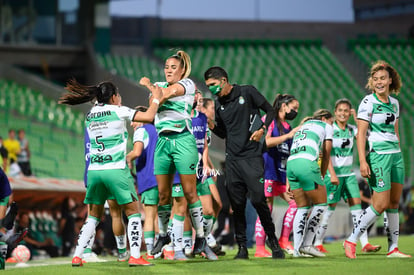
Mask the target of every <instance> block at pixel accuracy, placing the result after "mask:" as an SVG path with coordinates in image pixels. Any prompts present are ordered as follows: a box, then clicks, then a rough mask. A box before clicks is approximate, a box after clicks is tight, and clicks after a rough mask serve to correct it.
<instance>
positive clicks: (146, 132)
mask: <svg viewBox="0 0 414 275" xmlns="http://www.w3.org/2000/svg"><path fill="white" fill-rule="evenodd" d="M157 140H158V135H157V131H156V129H155V127H154V125H152V124H145V125H144V126H142V127H139V128H138V129H137V130H135V132H134V139H133V142H134V143H135V142H142V144H143V145H144V146H143V147H144V150H143V151H142V153H141V155H140V156H139V157H138V158H137V159H136V161H135V165H136V171H137V184H138V191H139V194H142V193H143V192H145V191H147V190H149V189H151V188H153V187H156V186H157V180H156V178H155V175H154V152H155V147H156V146H157Z"/></svg>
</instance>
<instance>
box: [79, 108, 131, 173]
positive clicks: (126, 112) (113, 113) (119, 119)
mask: <svg viewBox="0 0 414 275" xmlns="http://www.w3.org/2000/svg"><path fill="white" fill-rule="evenodd" d="M135 112H136V111H135V110H133V109H130V108H128V107H125V106H117V105H110V104H98V105H96V106H94V107H92V109H91V111H90V112H89V113H88V114H87V115H86V120H85V125H86V129H87V131H88V135H89V138H90V142H91V147H90V164H89V167H88V170H107V169H124V168H125V166H126V159H125V158H126V147H127V140H128V131H127V128H126V121H127V120H128V121H131V120H132V119H133V118H134V115H135Z"/></svg>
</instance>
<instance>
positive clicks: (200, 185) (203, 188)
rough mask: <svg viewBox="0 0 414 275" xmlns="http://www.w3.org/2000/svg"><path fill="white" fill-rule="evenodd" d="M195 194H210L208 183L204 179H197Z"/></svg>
mask: <svg viewBox="0 0 414 275" xmlns="http://www.w3.org/2000/svg"><path fill="white" fill-rule="evenodd" d="M213 182H214V181H213ZM197 195H198V196H205V195H211V191H210V187H209V183H208V181H207V180H205V181H204V182H201V181H200V182H199V181H197Z"/></svg>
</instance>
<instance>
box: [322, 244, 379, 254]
mask: <svg viewBox="0 0 414 275" xmlns="http://www.w3.org/2000/svg"><path fill="white" fill-rule="evenodd" d="M315 248H316V249H318V250H319V251H320V252H322V253H328V250H326V249H325V247H324V246H323V245H322V244H320V245H315ZM380 248H381V246H380Z"/></svg>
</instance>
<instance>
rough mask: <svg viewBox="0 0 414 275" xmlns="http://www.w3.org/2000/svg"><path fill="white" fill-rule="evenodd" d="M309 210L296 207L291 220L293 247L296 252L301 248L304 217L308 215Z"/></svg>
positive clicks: (304, 224) (304, 226)
mask: <svg viewBox="0 0 414 275" xmlns="http://www.w3.org/2000/svg"><path fill="white" fill-rule="evenodd" d="M309 210H310V209H309V208H303V207H298V210H297V212H296V215H295V219H294V220H293V246H294V249H295V250H296V251H299V248H300V247H301V246H302V241H303V236H304V235H305V230H306V217H307V216H308V213H309Z"/></svg>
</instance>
